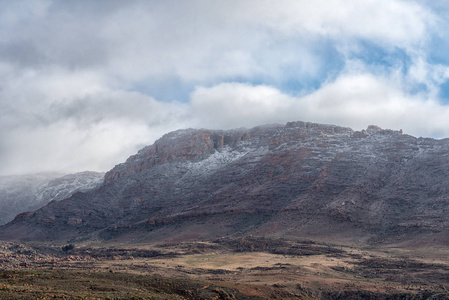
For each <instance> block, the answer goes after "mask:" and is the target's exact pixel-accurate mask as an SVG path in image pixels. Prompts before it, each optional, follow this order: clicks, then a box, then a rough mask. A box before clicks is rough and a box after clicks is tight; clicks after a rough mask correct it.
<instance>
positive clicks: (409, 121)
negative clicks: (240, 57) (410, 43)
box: [192, 73, 449, 137]
mask: <svg viewBox="0 0 449 300" xmlns="http://www.w3.org/2000/svg"><path fill="white" fill-rule="evenodd" d="M401 84H402V83H401V81H400V80H398V79H397V78H395V77H394V76H390V77H383V78H382V77H378V76H373V75H372V74H370V73H356V74H354V73H347V74H344V75H342V76H340V77H338V78H337V79H336V80H335V81H332V82H329V83H326V84H324V85H323V86H322V88H321V89H319V90H317V91H315V92H313V93H310V94H308V95H305V96H303V97H292V96H289V95H286V94H283V93H282V92H281V91H279V90H277V89H275V88H273V87H269V86H263V85H261V86H254V85H251V84H243V83H222V84H219V85H217V86H214V87H211V88H198V89H197V90H196V91H195V92H194V93H193V94H192V109H193V110H194V112H193V115H195V116H197V117H199V118H200V120H201V121H200V122H202V123H207V124H211V126H212V127H215V128H235V127H251V126H256V125H259V124H264V123H286V122H288V121H292V120H305V121H312V122H320V123H331V124H337V125H341V126H349V127H352V128H353V129H355V130H360V129H364V128H366V127H367V125H370V124H376V125H381V126H383V127H384V128H391V129H396V130H399V129H403V130H404V132H405V133H407V134H411V135H415V136H434V137H444V136H449V129H447V127H446V126H445V124H446V122H447V121H446V120H448V119H449V107H447V106H446V105H443V104H441V103H438V102H437V101H435V100H432V99H426V98H423V97H422V96H421V95H415V96H411V95H409V94H406V93H404V91H403V88H402V86H401ZM429 116H432V118H429Z"/></svg>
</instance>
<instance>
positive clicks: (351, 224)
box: [0, 122, 449, 242]
mask: <svg viewBox="0 0 449 300" xmlns="http://www.w3.org/2000/svg"><path fill="white" fill-rule="evenodd" d="M448 178H449V140H433V139H423V138H415V137H412V136H409V135H405V134H402V131H393V130H383V129H381V128H379V127H376V126H370V127H368V128H367V129H366V130H363V131H360V132H357V131H353V130H351V129H350V128H343V127H338V126H333V125H322V124H315V123H306V122H291V123H287V124H286V125H267V126H260V127H255V128H252V129H249V130H247V129H236V130H230V131H220V130H194V129H188V130H179V131H176V132H172V133H169V134H167V135H165V136H163V137H162V138H161V139H159V140H158V141H156V142H155V143H154V144H153V145H151V146H148V147H145V148H144V149H142V150H140V151H139V152H138V153H137V154H136V155H134V156H131V157H130V158H129V159H128V160H127V161H126V162H125V163H123V164H120V165H117V166H116V167H114V168H113V169H112V170H111V171H109V172H108V173H107V174H106V175H105V183H104V184H103V185H102V186H101V188H99V189H98V190H96V191H92V192H88V193H77V194H74V195H73V196H72V197H71V198H68V199H65V200H62V201H54V202H52V203H50V204H49V205H47V206H46V207H44V208H42V209H40V210H38V211H35V212H32V213H27V214H24V215H21V216H18V217H17V218H16V219H15V220H14V221H13V222H11V223H10V224H8V225H6V226H4V227H3V228H2V229H1V233H0V236H1V237H2V238H4V239H11V238H15V239H70V238H79V237H83V238H102V239H110V238H116V239H133V240H135V239H137V240H147V239H151V240H162V239H164V240H167V239H174V240H176V239H191V238H216V237H220V236H224V235H233V236H239V235H243V234H249V233H250V234H254V235H276V236H279V235H286V236H288V235H290V236H296V237H297V236H303V237H311V236H312V237H319V236H321V237H333V238H337V237H338V238H349V239H353V240H355V239H357V240H359V239H369V240H370V241H393V240H395V239H403V240H416V239H418V238H420V239H421V238H427V239H439V240H440V241H442V242H444V241H445V236H446V233H447V232H446V228H447V225H448V221H449V217H447V209H448V207H449V188H448V187H447V184H446V180H447V179H448Z"/></svg>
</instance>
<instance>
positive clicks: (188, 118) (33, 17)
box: [0, 0, 449, 173]
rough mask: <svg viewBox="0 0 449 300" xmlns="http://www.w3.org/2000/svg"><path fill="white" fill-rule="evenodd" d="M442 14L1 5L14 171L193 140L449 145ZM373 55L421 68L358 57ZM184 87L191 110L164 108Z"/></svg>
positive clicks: (293, 5)
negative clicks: (438, 36) (190, 133)
mask: <svg viewBox="0 0 449 300" xmlns="http://www.w3.org/2000/svg"><path fill="white" fill-rule="evenodd" d="M437 12H438V11H437V10H435V9H434V10H431V9H429V8H427V6H426V4H425V3H424V2H418V1H402V0H366V1H356V0H317V1H315V2H313V3H312V2H310V1H302V0H300V1H297V0H280V1H271V0H246V1H239V0H230V1H209V0H192V1H180V0H177V1H176V0H173V1H171V0H169V1H131V2H129V1H128V2H124V1H110V0H109V1H101V0H100V1H45V0H37V1H25V0H24V1H21V0H18V1H3V2H1V1H0V151H1V155H0V170H1V172H2V173H13V172H33V171H39V170H54V169H55V168H58V170H57V171H64V170H76V171H79V170H82V169H85V168H88V169H98V170H105V169H107V168H109V167H110V166H112V165H114V164H116V163H119V162H121V161H123V160H124V159H125V158H126V157H127V156H128V155H130V154H133V152H135V151H136V150H137V148H138V147H139V145H142V144H149V143H151V142H153V141H154V139H156V138H157V137H159V136H161V135H162V134H163V133H165V132H167V131H170V130H174V129H178V128H185V127H204V128H233V127H240V126H245V127H251V126H254V125H259V124H266V123H284V122H287V121H292V120H305V121H313V122H323V123H335V124H339V125H344V126H352V127H354V128H356V129H361V128H364V127H366V126H367V125H368V124H371V123H377V124H378V125H380V126H382V127H391V128H395V129H397V128H403V129H404V131H405V132H409V133H412V134H416V135H425V136H442V135H449V131H447V130H446V124H445V120H447V117H448V116H449V114H448V112H447V108H446V106H444V105H441V104H440V103H439V102H438V99H437V97H438V93H439V84H441V83H442V82H444V81H445V80H446V79H447V78H449V71H448V68H447V66H445V65H443V64H435V63H431V62H430V61H429V59H428V52H429V43H428V42H429V35H430V34H435V32H436V30H437V29H438V28H440V27H442V26H441V24H446V21H445V20H444V17H438V14H437ZM364 42H366V43H367V44H368V46H366V45H365V44H364ZM370 44H372V45H375V47H378V48H381V49H382V50H384V52H385V55H388V54H389V53H390V52H394V49H397V48H400V50H401V51H403V52H405V55H406V56H409V57H410V60H411V63H410V64H411V65H408V66H407V68H405V67H404V66H401V63H402V61H401V62H399V63H398V65H396V63H393V66H392V67H389V69H388V68H384V67H383V66H380V67H379V66H377V65H376V64H377V61H376V62H374V63H371V62H367V61H365V60H364V58H363V57H362V58H357V57H354V56H357V55H358V54H360V53H362V54H363V51H365V50H366V49H367V47H369V45H370ZM376 59H377V58H376ZM399 60H400V59H399ZM333 63H335V64H336V65H338V66H337V67H335V66H333V65H331V64H333ZM386 69H387V70H386ZM404 70H405V71H404ZM159 82H160V83H161V84H160V86H159V87H158V84H159ZM171 82H176V83H179V84H178V85H179V86H180V87H182V88H183V90H182V91H181V92H180V93H185V94H186V95H185V96H184V98H182V99H173V101H171V102H164V101H161V100H160V99H157V98H158V96H161V95H162V96H161V98H163V94H164V93H165V92H166V91H165V90H167V89H169V88H170V83H171ZM242 82H248V83H242ZM307 82H312V84H310V85H309V84H308V83H307ZM419 85H425V86H426V87H427V90H426V91H423V92H421V93H415V94H411V91H412V90H413V88H414V87H415V86H419ZM292 86H294V87H292ZM296 86H300V87H299V88H298V87H296ZM195 87H196V88H195ZM158 88H159V90H158ZM173 88H176V87H173ZM164 89H165V90H164ZM295 89H296V90H295ZM156 90H158V91H157V92H158V93H156ZM190 91H193V92H192V93H191V97H190V98H189V96H188V95H187V94H188V93H189V92H190ZM311 91H312V92H311ZM166 93H167V94H169V92H166ZM178 94H179V93H178ZM178 94H177V93H173V95H178ZM299 95H301V96H299ZM170 97H171V95H170ZM167 98H168V97H167ZM164 99H165V98H164ZM170 100H172V99H170ZM177 100H178V101H177ZM181 100H184V101H185V102H181ZM429 115H430V116H432V119H431V120H432V122H431V121H430V118H429V117H428V116H429Z"/></svg>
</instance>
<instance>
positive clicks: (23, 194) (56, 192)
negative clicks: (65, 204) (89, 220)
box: [0, 171, 104, 225]
mask: <svg viewBox="0 0 449 300" xmlns="http://www.w3.org/2000/svg"><path fill="white" fill-rule="evenodd" d="M103 177H104V173H98V172H89V171H86V172H80V173H76V174H69V175H62V174H53V173H51V174H35V175H22V176H1V177H0V225H3V224H6V223H7V222H10V221H11V220H13V219H14V217H15V216H16V215H17V214H19V213H23V212H25V211H32V210H36V209H38V208H41V207H42V206H44V205H46V204H47V203H49V202H50V201H54V200H55V201H59V200H63V199H65V198H68V197H70V196H71V195H72V194H74V193H75V192H78V191H88V190H91V189H93V188H96V187H98V186H99V185H100V184H101V183H102V182H103Z"/></svg>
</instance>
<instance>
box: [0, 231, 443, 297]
mask: <svg viewBox="0 0 449 300" xmlns="http://www.w3.org/2000/svg"><path fill="white" fill-rule="evenodd" d="M448 253H449V249H448V248H446V247H443V246H440V247H436V246H435V247H429V246H427V247H425V248H404V247H399V246H397V245H396V246H377V247H373V246H364V247H361V246H357V247H356V246H354V245H336V244H326V243H320V242H315V241H310V240H296V241H294V240H283V239H267V238H257V237H251V236H250V237H246V238H243V239H219V240H216V241H195V242H179V243H171V244H135V245H124V244H123V245H117V244H115V245H112V244H104V243H99V242H97V243H92V242H91V243H85V244H75V245H50V244H16V243H6V242H5V243H1V244H0V270H1V272H2V273H1V274H0V298H8V297H10V299H15V298H17V297H24V299H26V297H25V296H24V295H27V293H34V294H28V296H30V295H33V297H34V298H39V297H40V298H41V299H44V298H45V297H50V296H51V295H58V297H62V298H64V297H65V298H67V299H83V298H84V299H95V298H96V297H97V298H100V299H104V298H107V297H109V298H110V299H129V298H130V297H131V296H132V297H135V298H137V299H157V298H159V299H173V298H176V297H178V299H245V298H246V297H249V298H248V299H251V297H255V298H254V299H257V298H263V299H275V298H278V299H345V298H352V299H363V298H371V299H388V298H390V299H399V298H404V299H413V298H416V299H427V298H431V297H433V298H435V299H449V292H448V291H449V259H448ZM39 272H40V273H39ZM61 272H62V273H61ZM36 274H40V275H39V276H38V275H36ZM11 278H13V279H11ZM45 278H48V281H45ZM71 278H72V279H76V278H78V279H76V280H71ZM156 279H157V280H156ZM179 280H181V281H182V284H181V283H179V282H180V281H179ZM55 282H56V286H55ZM67 282H70V283H73V284H74V286H71V285H70V284H69V285H67ZM142 282H146V283H148V282H152V284H142ZM163 282H165V283H169V285H170V286H181V288H178V289H175V288H165V289H161V287H158V286H157V285H158V284H159V285H162V286H164V284H163ZM91 287H94V288H91ZM118 287H121V288H118ZM204 287H206V288H204ZM202 288H204V289H202ZM220 291H221V292H220ZM52 293H53V294H52ZM33 297H32V298H33ZM217 297H218V298H217Z"/></svg>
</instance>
